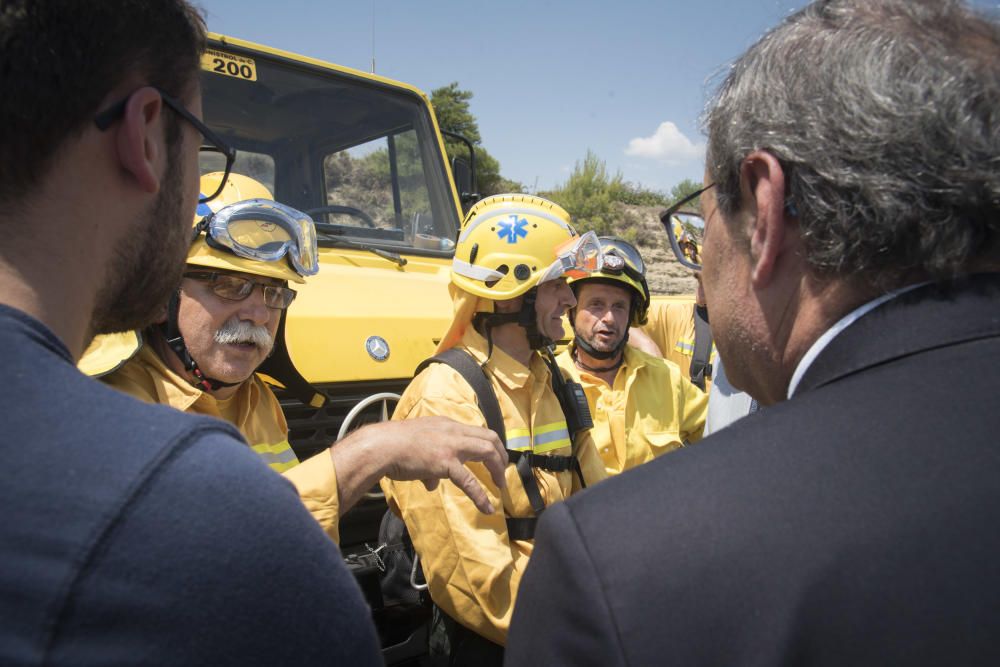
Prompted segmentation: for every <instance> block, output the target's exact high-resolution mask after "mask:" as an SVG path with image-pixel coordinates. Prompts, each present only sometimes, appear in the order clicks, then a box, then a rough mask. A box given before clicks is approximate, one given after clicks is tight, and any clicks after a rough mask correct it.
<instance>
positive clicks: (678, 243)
mask: <svg viewBox="0 0 1000 667" xmlns="http://www.w3.org/2000/svg"><path fill="white" fill-rule="evenodd" d="M713 187H715V183H709V184H708V185H706V186H705V187H703V188H701V189H700V190H696V191H694V192H692V193H691V194H689V195H688V196H687V197H684V198H683V199H681V200H680V201H677V202H675V203H674V204H673V205H672V206H671V207H670V208H668V209H667V210H665V211H664V212H663V213H661V214H660V223H661V224H662V225H663V229H665V230H666V232H667V238H669V239H670V248H671V249H672V250H673V251H674V256H675V257H677V261H678V262H680V263H681V264H682V265H683V266H686V267H687V268H689V269H691V270H692V271H701V264H700V263H699V262H696V261H693V260H692V259H690V257H689V254H694V256H696V257H697V246H695V252H694V253H691V248H690V246H691V245H694V244H693V242H691V241H683V240H682V239H678V238H677V235H676V234H674V224H673V219H674V216H675V215H677V214H678V213H680V214H681V215H697V216H698V217H699V218H700V217H701V214H700V213H694V212H688V211H682V210H681V209H683V208H684V207H685V206H686V205H688V204H689V203H691V202H692V201H694V200H695V199H697V198H698V197H700V196H701V195H702V193H703V192H705V191H706V190H708V189H709V188H713ZM684 246H687V247H688V252H685V251H684Z"/></svg>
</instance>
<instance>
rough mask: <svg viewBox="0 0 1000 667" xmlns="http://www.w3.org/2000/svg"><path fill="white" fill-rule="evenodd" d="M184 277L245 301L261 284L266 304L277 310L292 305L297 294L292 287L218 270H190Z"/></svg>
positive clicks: (231, 297)
mask: <svg viewBox="0 0 1000 667" xmlns="http://www.w3.org/2000/svg"><path fill="white" fill-rule="evenodd" d="M184 277H185V278H191V279H192V280H200V281H204V282H207V283H208V286H209V288H210V289H211V290H212V292H213V293H214V294H215V295H216V296H217V297H220V298H222V299H226V300H227V301H243V300H244V299H246V298H247V297H249V296H250V295H251V294H253V291H254V289H256V287H257V286H258V285H260V287H261V289H262V290H263V291H264V305H265V306H267V307H268V308H274V309H275V310H284V309H285V308H288V307H289V306H290V305H292V301H294V300H295V295H296V294H297V292H296V291H295V290H293V289H292V288H291V287H284V286H282V285H269V284H267V283H261V282H257V281H256V280H251V279H250V278H244V277H243V276H236V275H233V274H231V273H220V272H218V271H188V272H185V274H184Z"/></svg>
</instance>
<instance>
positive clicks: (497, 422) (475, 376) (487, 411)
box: [413, 347, 507, 447]
mask: <svg viewBox="0 0 1000 667" xmlns="http://www.w3.org/2000/svg"><path fill="white" fill-rule="evenodd" d="M435 363H436V364H444V365H445V366H451V367H452V368H454V369H455V370H456V371H458V374H459V375H461V376H462V378H463V379H464V380H465V381H466V382H467V383H468V384H469V386H470V387H472V390H473V391H474V392H476V400H477V401H478V402H479V409H480V410H481V411H482V413H483V417H485V418H486V427H487V428H488V429H490V430H491V431H493V432H494V433H496V434H497V435H498V436H500V442H502V443H503V446H504V447H506V446H507V430H506V429H505V428H504V425H503V413H502V412H500V403H498V402H497V395H496V393H494V391H493V387H492V386H491V385H490V379H489V378H488V377H486V371H484V370H483V368H482V366H480V365H479V364H477V363H476V360H475V359H473V358H472V355H471V354H469V353H468V352H466V351H465V350H460V349H458V348H456V347H453V348H451V349H450V350H445V351H444V352H442V353H441V354H439V355H437V356H434V357H431V358H430V359H425V360H424V361H422V362H421V363H420V365H419V366H417V370H416V371H415V372H414V373H413V377H416V376H417V375H419V374H420V371H422V370H424V369H425V368H427V367H428V366H430V365H431V364H435Z"/></svg>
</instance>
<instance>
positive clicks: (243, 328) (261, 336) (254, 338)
mask: <svg viewBox="0 0 1000 667" xmlns="http://www.w3.org/2000/svg"><path fill="white" fill-rule="evenodd" d="M214 338H215V342H216V343H219V344H221V345H235V344H240V343H253V344H254V345H256V346H257V347H259V348H262V349H264V350H270V349H271V347H272V346H273V345H274V339H273V338H271V332H270V331H268V330H267V327H264V326H260V325H257V324H252V323H250V322H247V321H245V320H240V319H237V318H235V317H234V318H233V319H231V320H229V321H228V322H226V323H225V324H223V325H222V326H221V327H220V328H219V330H218V331H216V332H215V336H214Z"/></svg>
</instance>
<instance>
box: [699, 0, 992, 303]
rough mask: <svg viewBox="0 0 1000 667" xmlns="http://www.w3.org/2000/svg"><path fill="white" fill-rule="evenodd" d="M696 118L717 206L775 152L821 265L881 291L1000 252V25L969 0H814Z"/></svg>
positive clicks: (823, 271) (736, 196) (824, 271)
mask: <svg viewBox="0 0 1000 667" xmlns="http://www.w3.org/2000/svg"><path fill="white" fill-rule="evenodd" d="M703 123H704V126H705V129H706V131H707V133H708V137H709V140H708V152H707V158H706V159H707V167H708V173H709V176H710V177H711V179H712V180H713V181H714V182H715V183H716V188H717V199H718V206H719V209H720V211H721V212H722V214H723V215H727V216H729V215H732V214H733V213H734V212H735V211H736V210H737V209H738V208H739V204H740V165H741V163H742V161H743V159H744V158H745V157H746V156H747V155H748V154H749V153H751V152H752V151H754V150H758V149H762V150H766V151H768V152H770V153H771V154H773V155H774V156H775V157H776V158H777V159H778V161H779V162H780V163H781V166H782V168H783V170H784V172H785V175H786V179H787V183H788V186H787V191H788V192H787V193H786V194H787V197H788V202H787V203H788V205H789V208H791V210H793V211H795V213H797V215H798V218H799V225H800V229H801V232H802V236H803V240H804V243H805V248H806V259H807V262H808V264H809V266H810V267H811V269H812V270H813V271H814V272H815V273H816V274H817V275H821V276H823V275H825V276H839V277H848V276H851V277H856V278H858V279H860V280H862V281H865V282H867V283H869V284H871V285H875V286H878V287H880V288H883V289H885V288H891V287H893V286H896V285H899V284H900V283H901V282H902V281H903V280H904V279H905V277H906V276H908V275H911V274H914V273H916V274H920V275H924V276H927V277H930V278H937V279H942V278H948V277H952V276H955V275H958V274H960V273H962V272H964V271H967V270H968V269H969V266H970V264H971V263H973V262H978V261H986V262H994V263H995V262H996V261H997V260H998V258H1000V234H998V233H997V232H998V226H1000V219H998V215H997V214H998V211H1000V25H998V24H997V22H996V20H995V17H993V18H988V17H986V16H985V15H983V14H979V13H977V12H975V11H973V10H971V9H969V8H968V7H967V6H966V5H965V4H964V3H963V2H961V1H960V0H817V1H816V2H813V3H812V4H810V5H809V6H808V7H806V8H804V9H802V10H800V11H798V12H796V13H795V14H792V15H791V16H789V17H788V18H787V19H785V21H784V22H782V23H781V24H779V25H778V26H777V27H776V28H774V29H773V30H771V31H770V32H769V33H768V34H766V35H765V36H764V37H762V38H761V40H760V41H758V42H757V43H756V44H755V45H754V46H752V47H751V48H750V49H749V50H748V51H747V52H746V53H745V54H744V55H743V56H741V57H740V58H739V60H737V61H736V62H735V63H734V64H733V66H732V69H731V71H730V72H729V73H728V76H727V77H726V79H725V80H724V81H723V83H722V85H721V86H720V88H719V90H718V91H717V92H716V94H715V96H714V98H713V100H712V101H711V102H710V104H709V107H708V110H707V111H706V114H705V118H704V119H703Z"/></svg>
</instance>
